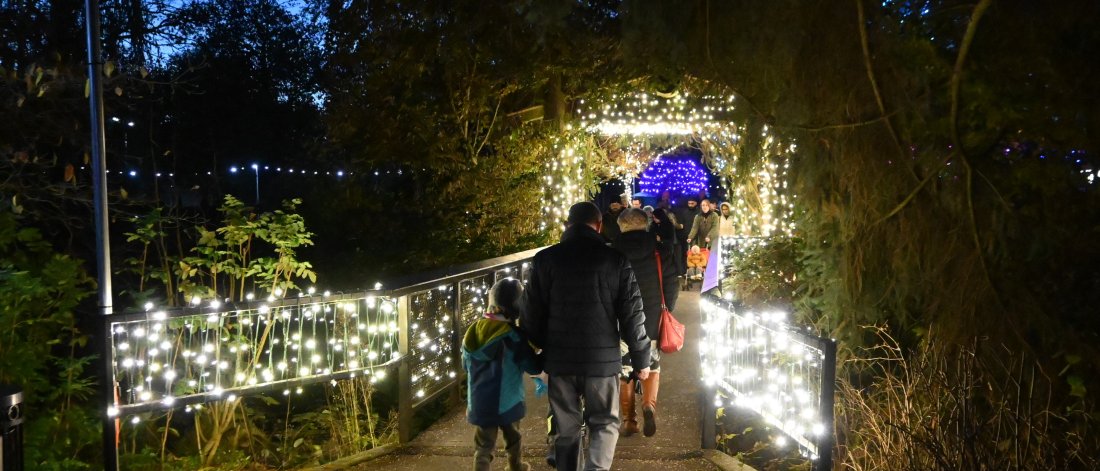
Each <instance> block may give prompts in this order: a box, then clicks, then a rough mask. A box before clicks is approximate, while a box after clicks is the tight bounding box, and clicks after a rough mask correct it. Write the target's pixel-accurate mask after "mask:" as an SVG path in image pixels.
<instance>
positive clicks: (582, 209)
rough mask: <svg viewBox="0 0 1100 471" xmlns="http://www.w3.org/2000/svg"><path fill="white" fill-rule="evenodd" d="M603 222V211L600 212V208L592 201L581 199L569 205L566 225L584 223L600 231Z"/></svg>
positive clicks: (571, 225)
mask: <svg viewBox="0 0 1100 471" xmlns="http://www.w3.org/2000/svg"><path fill="white" fill-rule="evenodd" d="M602 222H603V213H601V212H600V208H598V207H596V204H595V203H592V202H590V201H581V202H580V203H576V204H574V205H573V206H570V207H569V216H568V217H567V218H566V219H565V226H566V227H573V226H574V225H576V224H584V225H586V226H589V227H591V228H593V229H595V230H597V231H599V230H600V227H601V226H602V225H603V224H602Z"/></svg>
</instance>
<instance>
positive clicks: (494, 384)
mask: <svg viewBox="0 0 1100 471" xmlns="http://www.w3.org/2000/svg"><path fill="white" fill-rule="evenodd" d="M524 298H525V295H524V292H523V285H522V284H521V283H520V281H519V280H516V279H514V278H505V279H503V280H500V281H498V282H497V283H496V284H494V285H493V288H492V289H491V290H490V291H489V300H488V301H489V302H488V304H489V307H488V312H486V313H485V316H484V317H483V318H482V319H479V320H478V321H477V322H474V324H473V325H471V326H470V328H469V330H467V331H466V335H465V337H463V339H462V364H463V367H465V368H466V372H467V375H466V380H467V386H468V388H467V397H466V418H467V419H468V420H469V421H470V423H471V424H473V425H475V426H476V427H477V431H476V432H475V433H474V447H475V448H474V470H475V471H480V470H489V469H490V463H492V461H493V450H495V449H496V440H497V430H498V429H499V430H500V431H501V433H502V434H503V435H504V450H505V452H506V453H507V454H508V469H509V470H510V471H526V470H528V469H530V466H529V465H528V464H527V463H525V462H523V452H522V446H521V438H522V437H521V436H520V433H519V421H520V419H522V418H523V416H524V415H525V414H526V407H525V406H524V402H523V395H524V386H523V374H524V373H525V372H526V373H528V374H538V373H540V372H541V371H542V368H541V367H539V364H538V363H539V362H538V357H536V355H535V352H534V350H533V349H532V348H531V344H529V343H527V338H526V337H525V336H524V335H523V334H522V333H521V332H520V331H519V330H517V329H516V327H515V321H516V319H517V318H519V313H520V310H521V309H522V308H523V305H524Z"/></svg>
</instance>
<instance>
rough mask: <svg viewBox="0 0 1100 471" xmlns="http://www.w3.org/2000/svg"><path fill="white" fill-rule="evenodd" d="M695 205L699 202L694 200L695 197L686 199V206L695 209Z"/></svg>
mask: <svg viewBox="0 0 1100 471" xmlns="http://www.w3.org/2000/svg"><path fill="white" fill-rule="evenodd" d="M696 206H699V202H698V201H696V200H695V198H692V199H689V200H688V208H690V209H695V207H696Z"/></svg>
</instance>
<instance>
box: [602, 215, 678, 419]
mask: <svg viewBox="0 0 1100 471" xmlns="http://www.w3.org/2000/svg"><path fill="white" fill-rule="evenodd" d="M663 214H664V210H663V209H658V210H657V211H654V214H653V215H654V217H655V220H654V222H655V224H654V225H653V228H652V229H653V232H647V231H646V225H647V223H648V221H649V217H648V215H647V214H646V213H645V212H644V211H642V210H640V209H635V208H628V209H626V210H624V211H623V212H622V213H621V214H620V215H619V219H618V222H619V228H620V230H621V231H622V233H621V234H620V235H619V238H618V239H616V240H615V242H614V244H612V247H614V248H615V249H616V250H618V251H620V252H622V253H623V254H624V255H626V257H627V258H628V259H629V260H630V266H631V267H633V269H634V277H635V278H637V280H638V289H639V290H640V291H641V294H642V307H643V309H644V310H645V318H646V319H645V330H646V335H647V336H649V338H650V341H651V342H653V345H652V347H653V348H651V351H652V352H653V354H652V361H651V364H650V373H649V377H648V378H646V379H645V380H644V381H643V382H642V414H643V416H644V425H643V427H642V431H643V432H644V435H645V436H647V437H651V436H653V434H655V433H657V391H658V389H659V386H660V377H661V375H660V371H661V370H660V367H661V365H660V353H659V350H658V348H657V347H658V345H657V340H658V339H660V328H661V314H662V311H663V309H662V307H665V308H667V309H668V310H669V311H671V310H672V309H673V307H674V306H675V304H676V298H677V296H678V295H679V293H680V290H679V287H678V286H677V282H676V275H677V273H676V265H675V263H661V262H662V260H669V261H671V260H672V257H673V251H672V250H671V247H670V246H666V245H665V244H662V243H660V242H659V241H658V235H660V234H664V233H666V232H667V233H671V234H675V232H674V230H673V229H672V227H671V224H670V222H669V220H668V218H664V217H662V216H663ZM662 229H668V230H667V231H662ZM629 381H630V367H629V362H628V363H626V366H624V372H623V383H622V384H620V385H619V386H620V387H619V406H620V411H621V412H620V417H622V426H621V427H620V430H619V432H620V434H621V435H622V436H624V437H628V436H631V435H633V434H635V433H638V431H639V427H638V421H637V411H636V410H635V402H636V401H637V397H636V393H635V390H634V388H633V387H631V386H632V385H631V384H629Z"/></svg>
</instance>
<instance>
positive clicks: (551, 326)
mask: <svg viewBox="0 0 1100 471" xmlns="http://www.w3.org/2000/svg"><path fill="white" fill-rule="evenodd" d="M530 276H531V278H530V281H529V283H530V288H529V289H528V292H527V309H526V310H525V312H524V313H523V314H522V315H521V316H520V327H521V328H522V329H523V330H524V331H525V332H527V334H528V335H529V336H530V339H531V341H532V342H534V343H535V345H536V346H538V347H540V348H542V349H543V356H544V361H545V364H544V369H545V370H546V372H547V373H549V374H551V375H555V374H557V375H577V376H614V375H617V374H619V373H620V371H621V369H622V354H621V353H620V352H619V340H620V339H622V341H623V342H625V343H626V345H627V348H628V349H629V350H630V357H631V364H632V365H633V366H634V367H635V368H639V369H640V368H645V367H648V366H649V361H650V358H649V356H650V352H649V337H647V336H646V334H645V326H644V325H643V323H644V321H645V314H644V313H643V312H642V295H641V293H640V292H639V291H638V282H637V281H636V280H635V278H634V270H633V269H631V268H630V262H629V261H627V259H626V257H625V256H623V254H621V253H619V252H618V251H616V250H615V249H612V248H611V247H608V246H607V245H604V242H603V238H602V237H600V235H599V234H597V233H596V231H595V230H594V229H592V228H591V227H588V226H586V225H583V224H575V225H573V226H572V227H570V228H569V229H567V230H566V231H565V233H564V234H562V237H561V242H560V243H558V244H555V245H553V246H551V247H549V248H547V249H545V250H543V251H541V252H539V253H537V254H535V258H534V265H533V266H532V267H531V275H530Z"/></svg>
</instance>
